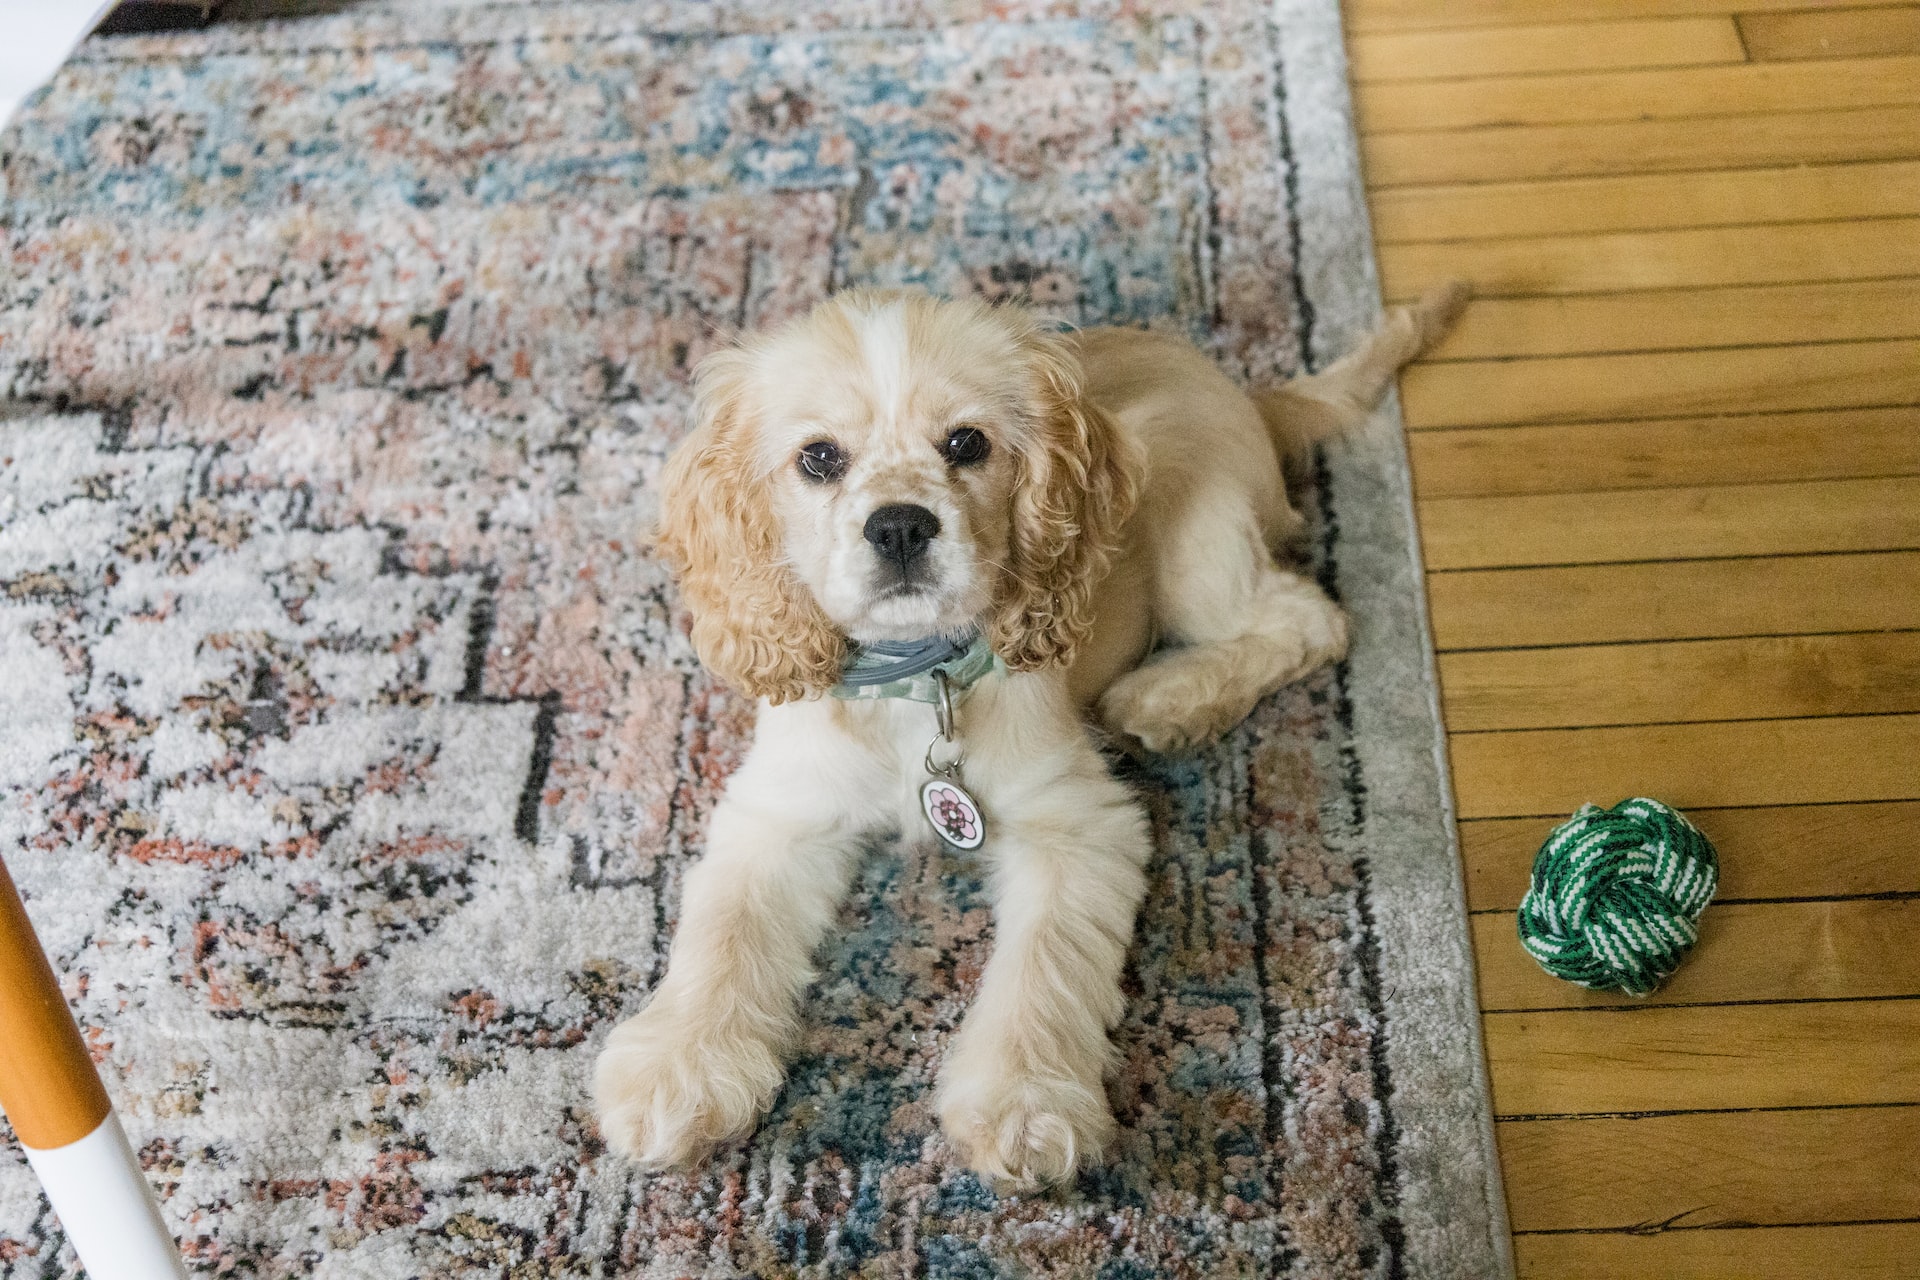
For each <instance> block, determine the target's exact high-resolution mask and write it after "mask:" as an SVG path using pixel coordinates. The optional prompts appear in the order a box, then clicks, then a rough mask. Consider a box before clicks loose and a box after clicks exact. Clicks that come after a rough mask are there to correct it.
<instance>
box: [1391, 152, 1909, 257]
mask: <svg viewBox="0 0 1920 1280" xmlns="http://www.w3.org/2000/svg"><path fill="white" fill-rule="evenodd" d="M1368 203H1369V205H1370V206H1371V209H1372V212H1373V234H1374V237H1375V239H1376V240H1377V241H1378V242H1379V243H1380V244H1381V245H1394V244H1409V243H1415V242H1420V241H1430V240H1499V239H1507V238H1511V237H1514V236H1528V237H1532V236H1552V235H1577V234H1589V233H1604V232H1616V231H1643V230H1662V229H1677V228H1682V227H1711V226H1735V225H1764V224H1769V223H1792V222H1822V221H1836V220H1840V219H1846V218H1888V217H1899V216H1910V215H1913V214H1920V161H1913V160H1893V161H1885V162H1881V163H1877V164H1836V165H1800V166H1794V167H1792V168H1784V169H1730V170H1725V171H1718V172H1704V173H1655V174H1624V175H1621V176H1617V177H1610V178H1562V179H1557V180H1551V181H1536V182H1488V183H1465V184H1454V185H1442V186H1431V187H1424V186H1423V187H1390V188H1386V189H1383V190H1377V191H1371V192H1369V198H1368Z"/></svg>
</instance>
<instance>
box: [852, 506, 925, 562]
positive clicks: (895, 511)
mask: <svg viewBox="0 0 1920 1280" xmlns="http://www.w3.org/2000/svg"><path fill="white" fill-rule="evenodd" d="M864 532H865V534H866V538H867V541H868V542H871V543H872V544H873V549H874V550H875V551H878V552H879V553H880V554H881V555H882V556H885V557H886V558H887V559H889V560H891V561H893V562H894V563H895V564H897V565H899V566H900V567H901V568H902V569H904V568H906V567H907V566H908V565H910V564H912V563H913V562H914V561H915V560H918V559H919V558H920V557H921V556H922V555H923V554H925V552H926V549H927V544H928V543H929V542H932V541H933V536H934V535H935V534H936V533H939V532H940V517H939V516H936V515H935V514H933V512H931V511H929V510H927V509H926V508H925V507H916V506H914V505H913V504H912V503H908V502H896V503H893V504H891V505H889V506H885V507H881V508H879V509H878V510H876V511H875V512H874V513H873V514H872V515H870V516H868V517H867V527H866V529H865V530H864Z"/></svg>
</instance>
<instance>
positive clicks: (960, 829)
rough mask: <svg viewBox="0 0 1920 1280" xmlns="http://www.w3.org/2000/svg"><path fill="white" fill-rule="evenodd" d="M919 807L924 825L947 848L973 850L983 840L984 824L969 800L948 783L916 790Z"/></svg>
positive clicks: (984, 837) (968, 796)
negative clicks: (946, 844)
mask: <svg viewBox="0 0 1920 1280" xmlns="http://www.w3.org/2000/svg"><path fill="white" fill-rule="evenodd" d="M920 805H921V807H922V808H923V809H925V810H926V814H927V821H928V822H929V823H931V824H932V825H933V829H934V830H935V831H936V832H938V833H939V835H940V838H941V839H943V840H945V841H946V842H947V843H948V844H951V845H954V846H956V847H958V848H961V849H977V848H979V847H980V843H981V842H982V841H983V840H985V839H986V823H985V822H984V821H983V820H982V819H981V817H980V807H979V806H978V805H976V804H975V803H974V801H973V797H972V796H970V795H968V794H967V793H966V792H965V791H963V790H961V789H960V788H959V787H957V786H955V785H954V784H953V783H951V782H946V781H943V780H941V779H937V778H936V779H935V780H933V781H931V782H929V783H927V785H926V786H924V787H922V788H921V789H920Z"/></svg>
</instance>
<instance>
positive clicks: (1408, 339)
mask: <svg viewBox="0 0 1920 1280" xmlns="http://www.w3.org/2000/svg"><path fill="white" fill-rule="evenodd" d="M1472 292H1473V291H1472V289H1471V288H1469V287H1468V285H1467V283H1466V281H1464V280H1450V281H1448V282H1447V283H1446V284H1443V285H1438V286H1436V287H1434V288H1432V289H1429V290H1427V292H1425V293H1423V294H1421V295H1420V298H1419V300H1418V301H1416V302H1414V303H1412V304H1410V305H1408V306H1404V307H1392V308H1389V309H1388V311H1387V319H1386V323H1384V324H1382V325H1381V326H1380V327H1379V328H1378V329H1376V330H1374V332H1373V333H1372V334H1371V335H1370V336H1369V337H1368V338H1367V340H1366V341H1365V342H1363V343H1361V344H1360V346H1359V347H1358V348H1357V349H1356V350H1353V351H1350V352H1348V353H1347V354H1346V355H1344V356H1341V357H1340V358H1339V359H1338V360H1336V361H1334V362H1333V363H1332V364H1330V365H1328V366H1327V369H1326V371H1325V372H1324V373H1316V374H1314V375H1312V376H1311V377H1305V378H1295V379H1294V380H1293V381H1292V382H1289V383H1287V384H1286V385H1285V386H1282V387H1278V388H1275V389H1274V390H1272V391H1265V392H1261V393H1259V394H1258V395H1256V396H1254V403H1255V404H1256V405H1258V406H1259V407H1260V416H1261V417H1262V418H1264V419H1266V423H1267V431H1268V432H1269V433H1270V434H1271V435H1272V436H1273V447H1274V448H1275V449H1277V450H1278V451H1279V453H1280V460H1281V461H1282V462H1283V463H1286V462H1299V461H1301V460H1303V459H1304V458H1305V457H1306V456H1307V454H1308V453H1309V452H1310V451H1311V450H1312V448H1313V446H1314V445H1316V444H1318V443H1319V442H1320V441H1322V440H1326V439H1329V438H1331V437H1333V436H1337V435H1339V434H1340V433H1341V432H1343V431H1350V430H1352V429H1353V428H1354V427H1357V426H1359V425H1360V424H1361V423H1362V422H1365V421H1366V420H1367V415H1368V414H1369V413H1371V412H1372V411H1373V406H1374V405H1376V404H1378V403H1379V402H1380V397H1381V396H1382V395H1384V394H1386V390H1387V385H1388V384H1389V383H1390V382H1392V381H1393V378H1394V375H1395V374H1397V373H1399V372H1400V366H1401V365H1404V364H1405V363H1407V361H1409V360H1411V359H1413V358H1414V357H1415V356H1417V355H1419V354H1420V353H1421V352H1422V351H1425V350H1426V349H1427V348H1428V347H1430V346H1432V345H1433V344H1434V343H1436V342H1438V341H1439V340H1440V338H1441V337H1442V336H1443V335H1444V334H1445V333H1446V331H1447V329H1448V327H1449V326H1451V325H1452V324H1453V322H1454V320H1455V319H1456V318H1457V317H1458V316H1459V315H1460V312H1461V309H1462V308H1464V307H1465V306H1466V305H1467V299H1468V298H1469V297H1470V296H1471V295H1472Z"/></svg>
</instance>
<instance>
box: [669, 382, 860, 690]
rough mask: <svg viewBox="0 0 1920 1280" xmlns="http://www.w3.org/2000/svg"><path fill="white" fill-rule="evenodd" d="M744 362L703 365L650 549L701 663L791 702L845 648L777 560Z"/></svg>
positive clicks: (826, 678)
mask: <svg viewBox="0 0 1920 1280" xmlns="http://www.w3.org/2000/svg"><path fill="white" fill-rule="evenodd" d="M750 361H751V357H750V356H749V355H748V354H747V353H746V352H744V351H742V350H740V349H738V348H733V349H729V350H725V351H719V352H716V353H714V354H713V355H711V356H708V357H707V358H706V359H705V360H703V361H702V362H701V364H700V368H699V370H698V372H697V373H696V375H695V382H694V386H695V393H696V394H695V423H696V425H695V427H694V430H693V434H692V435H690V436H688V437H687V438H686V440H685V441H683V442H682V443H681V445H680V447H679V448H678V449H676V450H675V451H674V455H673V457H672V458H671V459H669V460H668V462H667V467H666V472H665V474H664V475H663V476H662V478H661V502H660V527H659V531H658V536H657V539H656V543H655V545H656V546H657V547H658V549H659V550H660V552H661V553H662V555H663V556H664V557H665V558H666V560H667V562H668V564H669V565H670V566H671V567H672V568H673V569H674V571H675V573H676V574H677V576H678V577H679V580H680V594H681V598H682V599H683V600H684V601H685V602H686V606H687V609H688V610H689V611H690V612H691V613H692V615H693V647H694V649H695V650H696V651H697V652H698V653H699V655H700V660H701V661H702V662H704V663H706V664H707V666H708V667H709V668H711V669H712V670H713V672H714V674H716V675H718V676H719V677H720V678H721V679H722V680H725V681H726V682H727V683H728V684H731V685H733V686H734V687H735V688H736V689H739V690H740V691H741V692H742V693H745V694H747V695H749V696H750V697H755V698H766V699H768V700H770V701H772V702H788V701H791V700H793V699H796V698H804V697H807V696H809V695H811V694H815V693H819V692H823V691H825V690H826V689H829V688H831V687H832V686H833V685H834V684H835V683H836V682H837V681H838V680H839V679H840V666H841V662H842V660H843V658H844V655H845V649H846V641H845V639H844V637H842V636H841V635H840V633H839V632H838V631H837V630H836V629H835V628H834V626H833V624H832V623H831V622H829V621H828V620H827V616H826V614H825V613H823V612H822V611H821V609H820V606H819V605H818V604H816V603H815V602H814V599H813V596H812V595H811V594H810V593H809V592H808V591H807V589H806V588H805V587H804V586H802V585H801V584H800V582H799V581H798V580H797V579H796V578H795V577H794V575H793V573H792V571H791V570H789V569H788V568H787V566H786V564H785V561H784V558H783V556H782V554H781V547H780V537H779V532H778V529H777V527H776V525H775V522H774V513H773V506H772V494H771V493H769V492H768V481H767V479H766V478H765V477H764V476H760V475H758V474H757V473H756V469H755V466H754V458H753V434H754V430H753V425H752V423H751V422H749V421H748V420H747V418H746V415H745V412H744V404H743V392H744V390H745V386H746V377H747V373H748V368H749V364H750Z"/></svg>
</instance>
